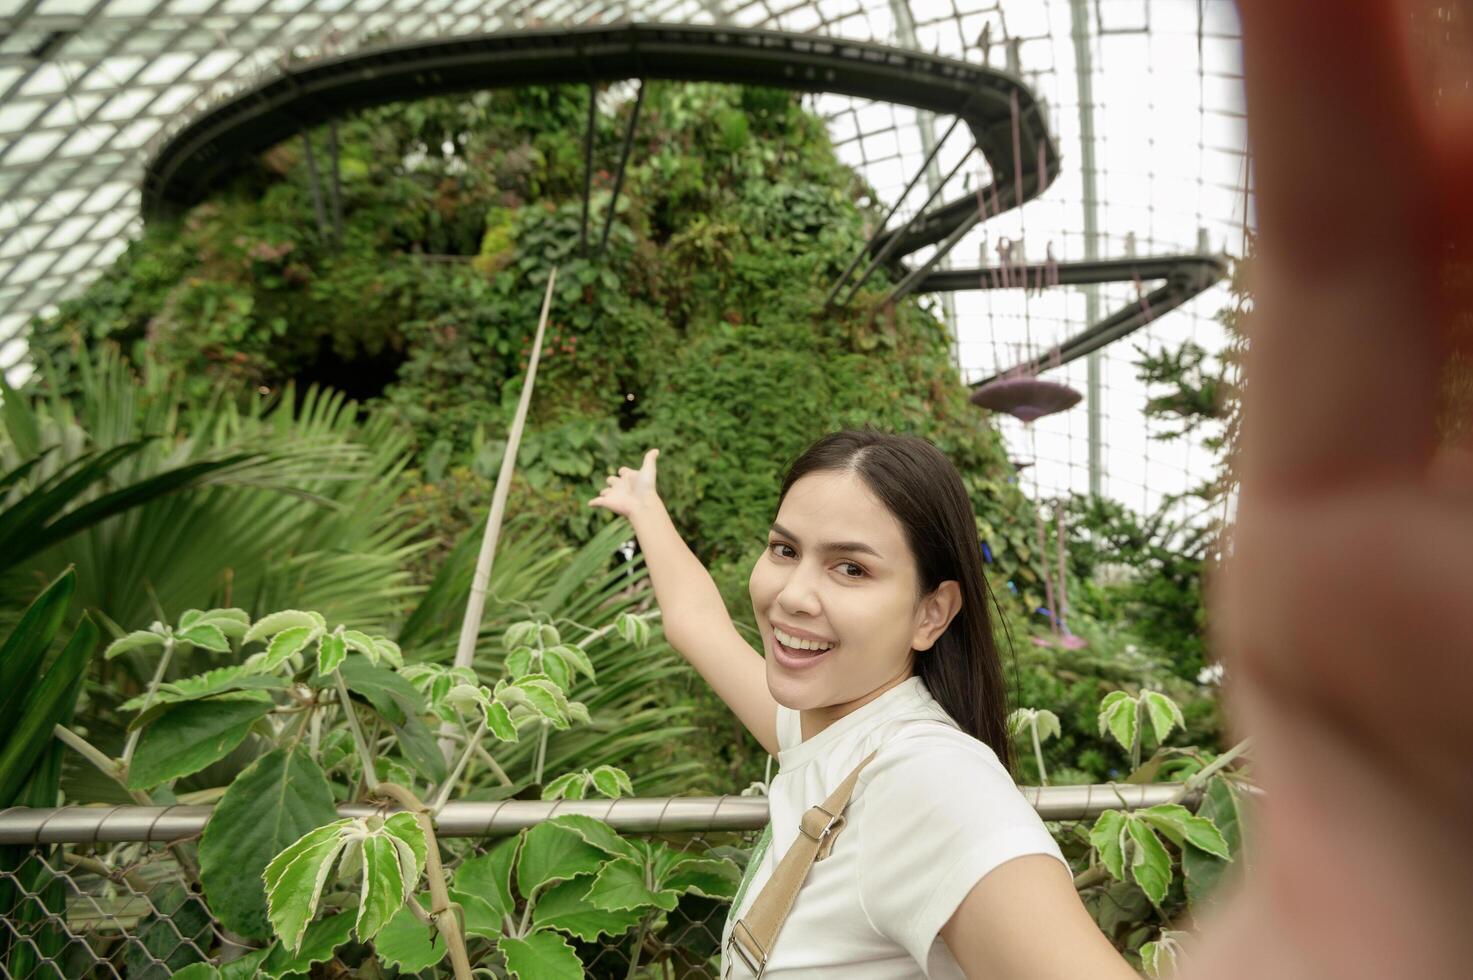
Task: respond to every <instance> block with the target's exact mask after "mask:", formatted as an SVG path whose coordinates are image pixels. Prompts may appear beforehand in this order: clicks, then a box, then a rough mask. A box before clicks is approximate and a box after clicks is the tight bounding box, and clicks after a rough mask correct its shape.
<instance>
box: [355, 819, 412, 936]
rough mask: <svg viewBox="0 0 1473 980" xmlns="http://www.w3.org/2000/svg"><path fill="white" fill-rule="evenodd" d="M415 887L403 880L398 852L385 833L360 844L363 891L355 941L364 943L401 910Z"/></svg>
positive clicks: (360, 898)
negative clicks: (361, 850)
mask: <svg viewBox="0 0 1473 980" xmlns="http://www.w3.org/2000/svg"><path fill="white" fill-rule="evenodd" d="M413 888H414V883H413V882H406V881H405V880H404V866H403V864H402V863H401V861H400V859H399V849H398V847H396V846H395V844H394V842H393V840H391V839H390V837H389V835H388V834H375V835H373V836H371V837H369V838H368V839H366V840H365V841H364V842H363V888H362V891H361V892H360V894H359V899H358V922H357V925H356V926H355V931H356V932H357V933H358V939H359V940H360V941H362V942H367V941H368V940H370V939H372V938H373V937H374V934H375V933H377V932H378V931H379V930H380V929H382V928H383V927H384V926H385V925H387V924H388V921H389V920H390V919H391V918H393V916H394V913H396V912H398V911H399V910H400V909H401V908H403V907H404V903H405V902H406V901H408V899H409V896H410V894H411V893H412V890H413Z"/></svg>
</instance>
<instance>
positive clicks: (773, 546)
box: [767, 541, 869, 578]
mask: <svg viewBox="0 0 1473 980" xmlns="http://www.w3.org/2000/svg"><path fill="white" fill-rule="evenodd" d="M776 548H787V549H788V550H789V551H792V550H793V549H792V548H788V546H787V545H785V544H783V543H782V542H781V541H773V542H772V543H770V544H769V545H768V546H767V550H768V551H773V550H774V549H776ZM775 553H776V554H777V557H779V558H786V557H788V556H787V555H785V554H783V553H782V552H775ZM839 567H840V568H853V569H855V570H856V571H858V572H859V574H858V575H850V574H849V573H848V572H845V573H844V577H845V578H864V577H865V576H866V575H868V574H869V573H868V572H866V571H865V570H864V569H863V568H861V567H860V566H859V565H856V564H854V562H852V561H846V562H843V563H842V564H841V565H839Z"/></svg>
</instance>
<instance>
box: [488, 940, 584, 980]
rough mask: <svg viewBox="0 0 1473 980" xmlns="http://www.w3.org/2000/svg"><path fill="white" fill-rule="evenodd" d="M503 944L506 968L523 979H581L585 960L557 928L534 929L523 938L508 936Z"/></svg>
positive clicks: (502, 941)
mask: <svg viewBox="0 0 1473 980" xmlns="http://www.w3.org/2000/svg"><path fill="white" fill-rule="evenodd" d="M500 946H501V951H502V953H504V954H505V955H506V966H507V969H509V970H510V971H511V973H512V976H515V977H519V978H521V980H582V977H583V963H582V961H580V960H579V959H578V954H577V953H575V952H574V951H573V947H572V946H569V945H568V943H567V940H565V939H563V937H562V936H559V935H558V934H557V933H555V932H547V931H539V932H534V933H532V934H531V935H529V936H527V937H525V938H523V939H512V938H511V937H506V938H504V939H502V940H501V944H500Z"/></svg>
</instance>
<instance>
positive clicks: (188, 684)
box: [118, 664, 291, 711]
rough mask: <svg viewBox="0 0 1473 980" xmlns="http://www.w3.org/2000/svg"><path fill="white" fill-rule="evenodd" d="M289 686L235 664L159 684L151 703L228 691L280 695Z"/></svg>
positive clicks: (125, 706)
mask: <svg viewBox="0 0 1473 980" xmlns="http://www.w3.org/2000/svg"><path fill="white" fill-rule="evenodd" d="M289 686H291V685H290V682H289V681H287V680H286V679H285V678H282V677H277V676H274V675H270V674H256V673H253V672H252V671H250V670H249V669H247V668H246V667H245V666H243V665H240V664H236V665H235V666H233V667H216V668H215V669H214V670H207V671H205V672H204V673H203V674H196V675H194V676H193V677H184V678H180V679H179V680H177V681H169V682H166V683H163V684H160V685H159V689H158V691H157V692H156V693H155V694H154V697H153V702H152V703H153V704H156V705H160V704H173V703H176V702H179V701H193V700H196V699H197V698H206V697H210V696H212V695H216V694H224V693H226V692H229V691H250V690H262V691H280V690H285V689H286V688H287V687H289ZM147 700H148V695H147V694H140V695H138V697H136V698H130V699H128V700H127V701H124V702H123V703H122V704H121V705H119V706H118V707H119V708H121V709H122V710H124V711H137V710H138V709H139V708H142V707H143V705H144V702H145V701H147Z"/></svg>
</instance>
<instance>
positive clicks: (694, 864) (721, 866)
mask: <svg viewBox="0 0 1473 980" xmlns="http://www.w3.org/2000/svg"><path fill="white" fill-rule="evenodd" d="M682 857H683V858H684V860H682V861H680V862H678V863H677V864H676V865H675V866H674V867H673V868H671V869H670V870H669V871H668V872H666V873H664V874H662V875H661V876H660V879H659V882H658V884H659V886H660V888H661V889H662V890H663V889H672V890H674V891H677V892H680V893H682V894H684V893H685V892H695V893H696V894H697V895H704V896H705V897H706V898H724V899H730V898H731V897H732V896H733V895H735V894H736V889H737V885H738V884H739V883H740V882H741V880H742V873H741V869H739V868H738V867H737V866H736V865H735V864H732V863H731V862H730V861H724V860H713V859H711V858H700V857H695V856H694V855H692V856H685V855H682Z"/></svg>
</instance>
